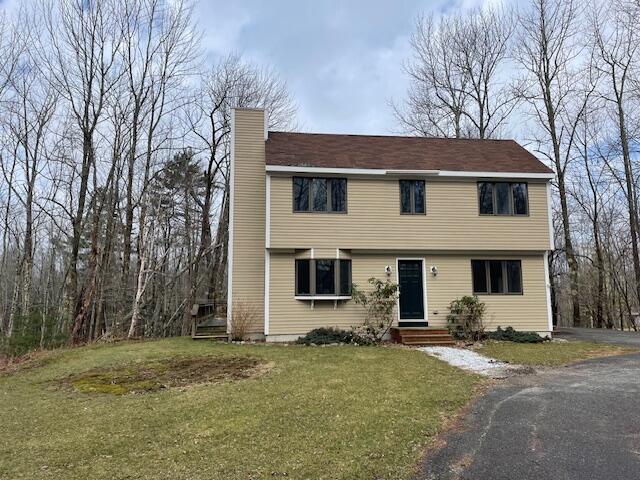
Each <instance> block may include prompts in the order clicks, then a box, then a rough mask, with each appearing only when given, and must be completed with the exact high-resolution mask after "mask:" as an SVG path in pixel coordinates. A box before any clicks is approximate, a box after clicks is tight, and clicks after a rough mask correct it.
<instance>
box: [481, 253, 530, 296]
mask: <svg viewBox="0 0 640 480" xmlns="http://www.w3.org/2000/svg"><path fill="white" fill-rule="evenodd" d="M471 276H472V280H473V294H474V295H478V294H510V293H511V294H514V293H515V294H518V293H520V294H521V293H522V264H521V262H520V260H471Z"/></svg>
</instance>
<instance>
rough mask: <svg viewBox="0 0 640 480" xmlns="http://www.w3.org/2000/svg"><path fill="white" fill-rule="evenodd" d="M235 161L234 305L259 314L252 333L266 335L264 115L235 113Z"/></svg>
mask: <svg viewBox="0 0 640 480" xmlns="http://www.w3.org/2000/svg"><path fill="white" fill-rule="evenodd" d="M233 148H234V158H233V163H234V165H233V171H234V175H233V179H232V180H233V219H232V221H233V245H232V248H233V265H232V296H233V302H236V303H237V302H243V303H246V304H248V305H249V306H250V307H251V308H252V309H253V310H254V311H255V313H256V318H255V323H254V324H253V325H252V327H251V330H250V333H263V332H264V256H265V209H266V194H265V191H266V180H265V179H266V176H265V160H264V158H265V157H264V151H265V145H264V112H263V111H262V110H250V109H237V110H235V135H234V146H233Z"/></svg>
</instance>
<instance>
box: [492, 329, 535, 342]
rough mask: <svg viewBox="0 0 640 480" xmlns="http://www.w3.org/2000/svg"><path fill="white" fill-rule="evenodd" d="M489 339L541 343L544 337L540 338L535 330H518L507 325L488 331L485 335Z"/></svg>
mask: <svg viewBox="0 0 640 480" xmlns="http://www.w3.org/2000/svg"><path fill="white" fill-rule="evenodd" d="M487 336H488V337H489V338H490V339H491V340H501V341H506V342H516V343H542V342H544V341H545V340H546V339H545V338H542V337H541V336H540V335H538V334H537V333H536V332H518V331H517V330H514V329H513V327H507V328H505V329H504V330H503V329H502V327H498V329H497V330H496V331H495V332H489V334H488V335H487Z"/></svg>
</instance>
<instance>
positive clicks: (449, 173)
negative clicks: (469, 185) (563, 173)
mask: <svg viewBox="0 0 640 480" xmlns="http://www.w3.org/2000/svg"><path fill="white" fill-rule="evenodd" d="M266 170H267V172H283V173H312V174H335V175H401V174H405V175H425V176H436V177H467V178H531V179H542V180H551V179H553V178H554V177H555V174H553V173H522V172H462V171H456V170H386V169H382V168H325V167H297V166H286V165H267V166H266Z"/></svg>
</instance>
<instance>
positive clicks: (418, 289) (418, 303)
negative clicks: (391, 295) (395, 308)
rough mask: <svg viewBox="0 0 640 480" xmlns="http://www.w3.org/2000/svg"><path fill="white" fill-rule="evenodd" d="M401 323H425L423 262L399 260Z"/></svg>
mask: <svg viewBox="0 0 640 480" xmlns="http://www.w3.org/2000/svg"><path fill="white" fill-rule="evenodd" d="M398 286H399V288H400V321H401V322H404V321H409V322H412V323H413V322H416V321H418V320H420V321H424V319H425V318H424V290H423V289H424V279H423V277H422V260H398Z"/></svg>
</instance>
